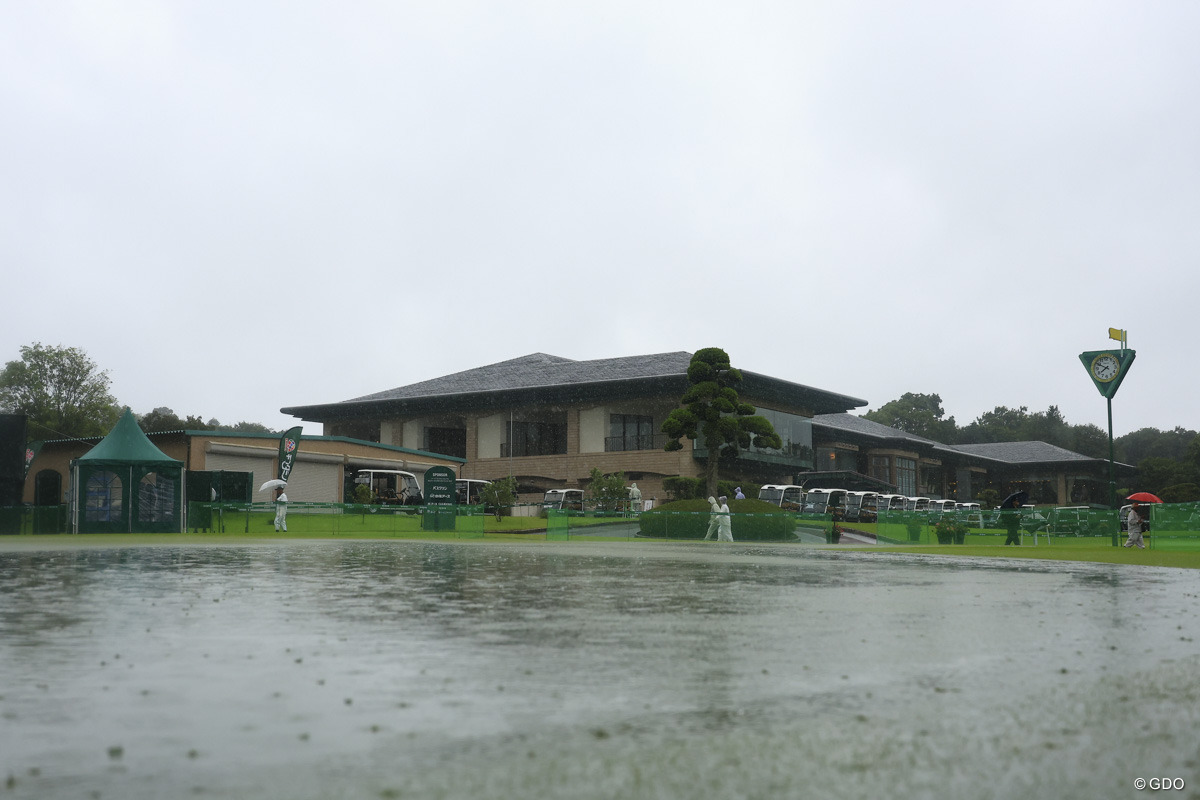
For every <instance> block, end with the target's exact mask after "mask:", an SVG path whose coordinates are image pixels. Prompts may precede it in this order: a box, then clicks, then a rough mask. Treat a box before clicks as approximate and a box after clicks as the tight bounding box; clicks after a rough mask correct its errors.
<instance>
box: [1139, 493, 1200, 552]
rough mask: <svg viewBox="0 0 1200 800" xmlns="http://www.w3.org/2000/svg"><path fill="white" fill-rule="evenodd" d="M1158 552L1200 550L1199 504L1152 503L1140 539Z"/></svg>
mask: <svg viewBox="0 0 1200 800" xmlns="http://www.w3.org/2000/svg"><path fill="white" fill-rule="evenodd" d="M1142 538H1143V539H1145V541H1146V545H1147V546H1148V547H1151V548H1155V549H1158V550H1200V503H1163V504H1158V503H1153V504H1151V505H1150V526H1149V530H1148V531H1146V533H1145V534H1144V535H1143V537H1142Z"/></svg>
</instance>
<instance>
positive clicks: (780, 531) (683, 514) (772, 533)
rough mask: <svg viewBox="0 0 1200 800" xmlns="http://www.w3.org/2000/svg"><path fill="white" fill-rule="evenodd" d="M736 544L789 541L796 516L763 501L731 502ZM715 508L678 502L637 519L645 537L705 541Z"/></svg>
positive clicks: (693, 501)
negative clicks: (739, 542) (741, 542)
mask: <svg viewBox="0 0 1200 800" xmlns="http://www.w3.org/2000/svg"><path fill="white" fill-rule="evenodd" d="M729 511H730V513H731V514H733V519H732V520H731V527H732V532H733V538H734V541H752V542H754V541H757V542H762V541H775V542H777V541H789V540H791V539H792V538H793V531H794V530H795V528H796V521H795V517H793V516H792V515H791V514H787V513H784V512H782V511H780V510H779V509H778V508H777V507H775V506H774V505H772V504H771V503H767V502H764V501H762V500H751V499H746V500H730V501H729ZM711 513H712V509H711V507H710V506H709V504H708V501H707V500H678V501H676V502H673V503H667V504H665V505H662V506H659V507H658V508H655V509H652V510H650V511H646V512H644V513H643V514H642V515H641V516H640V517H638V526H639V529H640V530H641V534H642V535H643V536H653V537H656V538H659V539H663V538H667V537H669V538H671V539H703V538H704V534H705V533H706V532H707V531H708V521H709V515H710V514H711Z"/></svg>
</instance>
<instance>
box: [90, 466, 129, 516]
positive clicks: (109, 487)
mask: <svg viewBox="0 0 1200 800" xmlns="http://www.w3.org/2000/svg"><path fill="white" fill-rule="evenodd" d="M84 497H85V499H84V508H83V518H84V519H85V520H87V521H88V522H111V521H114V520H120V519H121V479H120V478H119V477H117V474H116V473H115V472H108V471H104V472H96V473H93V474H92V475H91V477H89V478H88V480H87V487H86V489H85V495H84Z"/></svg>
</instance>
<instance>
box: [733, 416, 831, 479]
mask: <svg viewBox="0 0 1200 800" xmlns="http://www.w3.org/2000/svg"><path fill="white" fill-rule="evenodd" d="M754 413H756V414H758V416H760V417H765V418H766V420H767V421H768V422H770V423H771V427H773V428H774V429H775V432H776V433H778V434H779V438H780V439H782V440H783V447H781V448H780V449H778V450H770V449H767V448H765V447H751V448H750V450H749V453H748V455H749V456H750V457H751V458H753V456H754V454H755V453H757V454H761V455H766V456H783V457H784V458H785V459H786V462H787V463H789V464H792V465H795V466H799V467H806V468H808V469H812V468H813V467H814V466H815V465H814V463H813V460H814V459H813V456H814V454H813V439H812V419H811V418H809V417H802V416H800V415H799V414H788V413H786V412H783V411H775V410H773V409H770V408H760V409H758V410H757V411H755V412H754Z"/></svg>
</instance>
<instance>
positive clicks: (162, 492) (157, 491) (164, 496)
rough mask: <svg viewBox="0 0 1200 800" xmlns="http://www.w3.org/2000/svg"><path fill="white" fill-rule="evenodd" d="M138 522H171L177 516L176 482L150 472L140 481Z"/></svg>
mask: <svg viewBox="0 0 1200 800" xmlns="http://www.w3.org/2000/svg"><path fill="white" fill-rule="evenodd" d="M137 515H138V522H170V521H171V520H173V519H174V518H175V482H174V481H172V480H171V479H169V478H165V477H163V476H162V475H159V474H158V473H157V472H148V473H146V474H145V475H144V476H142V479H141V481H139V482H138V505H137Z"/></svg>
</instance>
